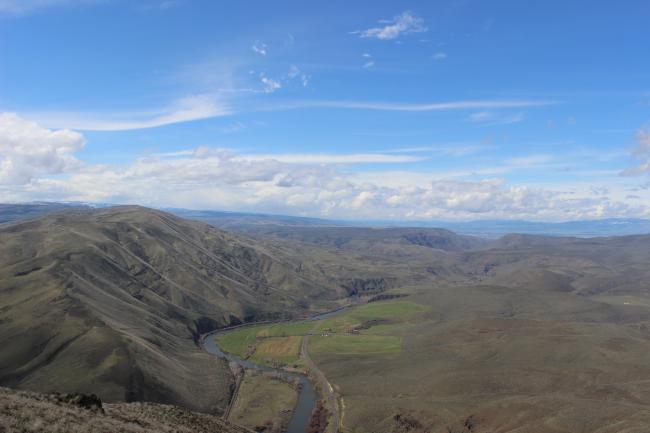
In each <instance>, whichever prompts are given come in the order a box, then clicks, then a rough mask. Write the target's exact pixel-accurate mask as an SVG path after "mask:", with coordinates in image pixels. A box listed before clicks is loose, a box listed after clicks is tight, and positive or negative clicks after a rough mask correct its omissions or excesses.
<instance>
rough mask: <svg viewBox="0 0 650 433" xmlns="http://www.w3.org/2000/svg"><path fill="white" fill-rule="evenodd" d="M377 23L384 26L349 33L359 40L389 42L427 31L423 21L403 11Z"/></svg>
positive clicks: (409, 12)
mask: <svg viewBox="0 0 650 433" xmlns="http://www.w3.org/2000/svg"><path fill="white" fill-rule="evenodd" d="M379 23H380V24H384V25H382V26H378V27H372V28H369V29H366V30H355V31H353V32H351V33H352V34H355V35H359V37H361V38H372V39H379V40H391V39H396V38H398V37H400V36H402V35H408V34H411V33H423V32H426V31H427V30H428V29H427V27H426V26H425V25H424V20H423V19H422V18H420V17H418V16H416V15H415V14H413V12H411V11H404V12H402V13H401V14H399V15H397V16H395V17H393V18H392V19H389V20H381V21H379Z"/></svg>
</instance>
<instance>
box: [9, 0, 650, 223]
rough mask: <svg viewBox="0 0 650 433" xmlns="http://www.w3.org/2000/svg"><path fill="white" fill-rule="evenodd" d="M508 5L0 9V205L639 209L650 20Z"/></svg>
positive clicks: (370, 212) (558, 214)
mask: <svg viewBox="0 0 650 433" xmlns="http://www.w3.org/2000/svg"><path fill="white" fill-rule="evenodd" d="M504 2H505V3H507V6H508V7H504V8H500V9H499V10H498V11H497V10H495V9H494V8H490V6H489V5H486V4H484V3H480V2H477V1H469V2H457V1H453V0H449V1H447V2H440V4H436V5H431V4H429V2H419V3H418V2H416V4H415V5H411V7H410V8H409V9H408V10H401V11H400V10H395V6H394V4H392V3H391V2H387V1H386V2H372V3H365V2H361V3H358V4H355V5H354V6H353V8H354V9H355V10H354V11H352V12H354V13H347V14H345V16H346V19H344V20H340V19H339V20H336V19H331V18H332V17H335V16H340V15H341V13H342V11H341V10H340V7H339V6H338V5H336V4H329V5H326V4H323V5H318V6H314V5H312V6H310V7H308V6H306V5H302V4H295V5H293V7H292V9H291V10H292V13H291V14H290V18H291V19H287V17H286V14H280V15H279V14H277V13H274V11H273V8H271V6H270V5H267V4H265V3H263V2H260V3H259V4H258V5H257V6H258V7H257V8H255V9H254V10H251V8H245V7H243V6H241V5H216V4H215V3H213V2H207V1H205V2H204V1H198V2H183V1H178V2H168V1H159V0H143V1H141V2H126V1H119V0H114V1H111V0H104V1H99V0H97V1H92V0H33V1H32V0H28V1H24V2H23V1H21V2H18V1H14V0H0V29H1V30H0V37H2V39H3V40H5V41H9V42H5V44H4V45H5V47H6V49H5V50H4V51H5V52H4V53H3V57H2V58H1V59H0V70H1V71H3V72H2V75H3V77H4V78H3V79H2V80H0V95H1V96H0V202H7V201H12V202H15V201H32V200H66V201H68V200H74V201H87V202H103V203H106V202H109V203H134V204H142V205H150V206H161V207H168V206H171V207H186V208H195V209H221V210H238V211H252V212H272V213H284V214H292V215H305V216H317V217H332V218H347V219H355V218H363V219H369V218H371V219H396V220H398V219H399V220H405V219H411V220H423V219H488V218H490V219H492V218H504V219H529V220H549V221H551V220H575V219H593V218H604V217H641V218H650V132H648V131H649V129H648V126H647V121H648V118H649V117H650V116H649V115H650V103H648V91H647V89H648V85H649V84H650V83H648V81H647V77H646V76H645V75H644V74H642V73H641V72H640V71H644V70H647V67H648V66H650V65H649V63H650V60H648V59H645V58H644V57H643V56H635V55H633V54H632V53H633V52H634V49H633V48H634V47H635V46H637V45H638V48H639V49H642V45H643V39H644V38H646V39H647V37H650V30H649V29H647V28H646V26H644V25H643V24H644V23H645V22H646V21H645V20H646V18H647V17H648V16H650V15H649V14H650V11H648V8H645V7H644V6H643V5H644V3H641V2H639V3H638V8H637V9H638V10H632V9H634V8H631V9H628V10H625V11H622V10H613V9H610V8H608V7H606V6H605V5H603V6H598V7H595V8H594V10H592V11H589V12H588V13H587V15H586V16H585V15H584V11H581V10H580V9H579V8H577V7H575V8H574V7H571V6H570V7H568V8H565V10H564V13H563V14H560V15H558V14H557V12H556V11H555V9H554V8H553V5H552V3H554V2H550V3H551V4H545V5H536V6H534V7H531V8H527V9H526V10H523V9H521V8H520V7H518V3H517V2H515V1H514V0H512V1H507V0H504ZM558 4H560V3H559V2H558ZM562 4H563V3H562ZM371 5H372V7H370V6H371ZM172 11H173V13H172ZM348 12H349V11H348ZM579 14H582V15H580V16H581V17H582V18H583V22H584V27H583V28H582V29H581V30H582V32H583V33H584V35H586V36H588V37H585V38H584V39H583V38H581V37H577V36H576V35H575V33H574V27H573V24H574V21H575V19H576V17H577V16H579ZM545 18H546V19H552V20H553V22H554V29H555V31H554V32H553V34H550V33H549V32H548V30H547V27H546V25H545V24H544V19H545ZM603 23H608V26H603ZM623 23H625V25H626V28H627V29H628V30H629V31H628V32H627V33H626V34H625V35H623V34H621V33H620V32H617V31H616V28H617V26H619V25H623ZM116 26H119V27H120V29H123V30H122V31H121V32H118V33H116V32H115V28H116ZM519 26H525V27H526V29H527V32H525V33H521V32H520V31H518V30H517V28H518V27H519ZM169 28H173V29H174V32H171V34H170V32H169V31H168V29H169ZM61 29H63V30H61ZM142 29H144V30H146V32H144V33H145V34H143V32H142V31H141V30H142ZM513 32H514V33H516V34H517V35H518V36H517V38H513V37H512V35H513V34H514V33H513ZM27 35H29V36H30V37H27ZM587 39H588V40H589V41H590V42H589V43H587V42H586V40H587ZM559 42H561V44H559ZM623 43H624V44H625V45H626V46H628V47H630V50H613V51H612V52H613V53H614V54H612V56H610V57H609V58H604V57H607V56H602V55H601V54H600V53H601V52H602V49H605V48H607V47H612V48H614V47H616V46H617V44H618V45H620V44H623ZM599 44H600V45H599ZM531 46H534V47H535V49H534V50H531V49H530V47H531ZM597 46H598V47H599V48H597ZM25 53H30V54H29V55H25ZM644 68H645V69H644ZM46 71H47V73H46ZM568 71H570V73H568ZM594 71H598V72H594Z"/></svg>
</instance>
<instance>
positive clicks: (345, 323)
mask: <svg viewBox="0 0 650 433" xmlns="http://www.w3.org/2000/svg"><path fill="white" fill-rule="evenodd" d="M427 309H428V308H427V307H425V306H423V305H419V304H416V303H413V302H408V301H393V302H373V303H371V304H364V305H361V306H359V307H356V308H352V309H350V310H349V311H345V312H343V313H341V314H339V315H336V316H333V317H330V318H328V319H325V320H322V321H318V322H315V324H316V327H315V329H316V330H317V331H320V332H322V331H324V330H328V331H330V332H335V333H339V332H345V331H348V330H350V328H352V327H354V326H357V325H361V324H364V323H366V322H368V321H371V320H383V321H386V322H390V323H391V324H393V323H402V322H405V321H407V320H409V319H411V318H413V317H414V316H416V315H417V314H418V313H422V312H424V311H426V310H427ZM386 324H387V323H382V325H386ZM378 326H379V325H378ZM371 329H372V327H371V328H369V329H368V330H365V331H362V333H365V332H368V331H369V330H371Z"/></svg>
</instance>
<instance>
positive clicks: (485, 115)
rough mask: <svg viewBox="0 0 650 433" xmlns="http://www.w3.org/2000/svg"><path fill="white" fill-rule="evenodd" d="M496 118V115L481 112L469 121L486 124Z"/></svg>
mask: <svg viewBox="0 0 650 433" xmlns="http://www.w3.org/2000/svg"><path fill="white" fill-rule="evenodd" d="M493 117H494V113H491V112H489V111H479V112H476V113H472V114H470V115H469V120H470V121H471V122H485V121H486V120H490V119H492V118H493Z"/></svg>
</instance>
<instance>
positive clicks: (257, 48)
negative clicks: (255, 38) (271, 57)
mask: <svg viewBox="0 0 650 433" xmlns="http://www.w3.org/2000/svg"><path fill="white" fill-rule="evenodd" d="M251 50H253V51H254V52H256V53H257V54H260V55H262V56H266V44H263V43H260V42H255V43H254V44H253V45H252V46H251Z"/></svg>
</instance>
